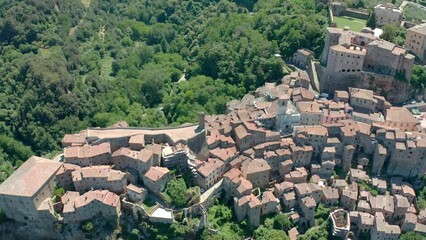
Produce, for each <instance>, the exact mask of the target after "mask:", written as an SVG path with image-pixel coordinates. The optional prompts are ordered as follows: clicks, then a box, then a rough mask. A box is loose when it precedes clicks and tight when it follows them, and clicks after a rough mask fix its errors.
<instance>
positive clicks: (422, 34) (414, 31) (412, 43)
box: [404, 23, 426, 64]
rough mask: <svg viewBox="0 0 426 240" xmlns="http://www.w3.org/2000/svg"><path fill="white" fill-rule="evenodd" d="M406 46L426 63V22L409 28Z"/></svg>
mask: <svg viewBox="0 0 426 240" xmlns="http://www.w3.org/2000/svg"><path fill="white" fill-rule="evenodd" d="M404 47H406V48H407V49H408V50H410V51H411V52H413V53H414V54H415V55H416V56H417V57H418V58H419V60H420V62H422V63H423V64H425V63H426V23H423V24H420V25H417V26H414V27H412V28H409V29H408V31H407V36H406V37H405V44H404Z"/></svg>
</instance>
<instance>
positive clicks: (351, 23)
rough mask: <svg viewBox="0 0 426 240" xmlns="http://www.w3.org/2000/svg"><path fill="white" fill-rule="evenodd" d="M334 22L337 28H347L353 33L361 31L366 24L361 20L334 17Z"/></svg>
mask: <svg viewBox="0 0 426 240" xmlns="http://www.w3.org/2000/svg"><path fill="white" fill-rule="evenodd" d="M334 21H335V22H336V23H337V27H338V28H344V27H345V26H348V27H350V29H351V30H354V31H361V30H362V28H363V27H365V23H366V22H367V21H366V20H363V19H359V18H352V17H348V16H340V17H334Z"/></svg>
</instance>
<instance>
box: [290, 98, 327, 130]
mask: <svg viewBox="0 0 426 240" xmlns="http://www.w3.org/2000/svg"><path fill="white" fill-rule="evenodd" d="M296 107H297V109H298V110H299V113H300V123H299V125H302V126H303V125H320V124H321V123H322V119H323V116H324V114H323V112H322V110H321V105H320V104H318V103H317V102H316V101H300V102H297V103H296Z"/></svg>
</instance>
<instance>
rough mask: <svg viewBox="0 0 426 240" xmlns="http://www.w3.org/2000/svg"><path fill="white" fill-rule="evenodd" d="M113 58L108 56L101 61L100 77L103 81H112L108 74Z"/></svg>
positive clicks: (110, 70) (110, 71)
mask: <svg viewBox="0 0 426 240" xmlns="http://www.w3.org/2000/svg"><path fill="white" fill-rule="evenodd" d="M113 60H114V59H113V58H112V57H110V56H107V57H105V58H104V59H102V67H101V77H102V78H103V79H112V77H111V76H110V74H111V73H112V62H113Z"/></svg>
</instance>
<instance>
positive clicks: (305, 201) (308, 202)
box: [302, 196, 317, 208]
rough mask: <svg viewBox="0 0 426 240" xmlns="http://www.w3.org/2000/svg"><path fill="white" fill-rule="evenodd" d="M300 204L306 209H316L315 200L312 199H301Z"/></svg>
mask: <svg viewBox="0 0 426 240" xmlns="http://www.w3.org/2000/svg"><path fill="white" fill-rule="evenodd" d="M302 204H303V205H304V206H306V207H308V208H311V207H316V206H317V204H316V203H315V199H314V198H313V197H309V196H308V197H304V198H302Z"/></svg>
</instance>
